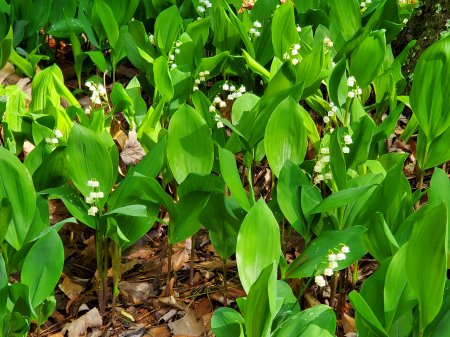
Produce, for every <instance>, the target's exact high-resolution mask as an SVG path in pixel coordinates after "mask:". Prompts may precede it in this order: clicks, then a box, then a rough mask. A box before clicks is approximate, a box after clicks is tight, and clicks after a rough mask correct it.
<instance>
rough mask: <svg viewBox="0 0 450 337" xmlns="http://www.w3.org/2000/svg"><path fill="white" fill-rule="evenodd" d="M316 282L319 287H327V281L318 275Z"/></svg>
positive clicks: (315, 278)
mask: <svg viewBox="0 0 450 337" xmlns="http://www.w3.org/2000/svg"><path fill="white" fill-rule="evenodd" d="M314 282H315V283H316V284H317V285H318V286H319V287H325V286H326V282H325V279H324V278H323V276H322V275H318V276H316V277H314Z"/></svg>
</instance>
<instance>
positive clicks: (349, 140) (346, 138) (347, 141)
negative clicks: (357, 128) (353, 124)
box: [344, 135, 353, 145]
mask: <svg viewBox="0 0 450 337" xmlns="http://www.w3.org/2000/svg"><path fill="white" fill-rule="evenodd" d="M344 143H345V145H350V144H353V139H352V136H350V135H345V136H344Z"/></svg>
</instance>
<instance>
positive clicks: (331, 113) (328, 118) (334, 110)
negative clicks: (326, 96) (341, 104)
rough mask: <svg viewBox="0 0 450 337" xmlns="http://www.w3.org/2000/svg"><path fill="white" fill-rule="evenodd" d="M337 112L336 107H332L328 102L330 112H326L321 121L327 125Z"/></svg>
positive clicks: (332, 104) (331, 103)
mask: <svg viewBox="0 0 450 337" xmlns="http://www.w3.org/2000/svg"><path fill="white" fill-rule="evenodd" d="M337 110H338V108H337V106H336V105H334V103H333V102H330V110H328V112H327V115H326V116H325V117H324V118H323V121H324V122H325V123H326V124H328V123H329V122H330V118H331V117H333V116H334V115H335V114H336V112H337Z"/></svg>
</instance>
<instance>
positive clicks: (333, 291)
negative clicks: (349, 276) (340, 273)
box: [330, 273, 337, 308]
mask: <svg viewBox="0 0 450 337" xmlns="http://www.w3.org/2000/svg"><path fill="white" fill-rule="evenodd" d="M336 287H337V278H336V273H334V274H333V276H331V281H330V307H332V308H334V299H335V297H336Z"/></svg>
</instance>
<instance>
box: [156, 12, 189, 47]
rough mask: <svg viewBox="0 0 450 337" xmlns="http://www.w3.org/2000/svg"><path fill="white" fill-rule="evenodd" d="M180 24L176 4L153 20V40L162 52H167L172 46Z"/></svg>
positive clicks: (180, 20) (181, 22)
mask: <svg viewBox="0 0 450 337" xmlns="http://www.w3.org/2000/svg"><path fill="white" fill-rule="evenodd" d="M182 24H183V21H182V19H181V16H180V13H179V12H178V8H177V6H171V7H169V8H167V9H165V10H164V11H162V12H161V13H159V14H158V17H157V18H156V22H155V40H156V44H157V46H158V47H159V49H161V50H162V51H163V52H164V53H168V52H169V51H170V49H171V48H172V45H173V44H174V42H175V40H176V38H177V37H178V35H179V33H180V30H181V27H182Z"/></svg>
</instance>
